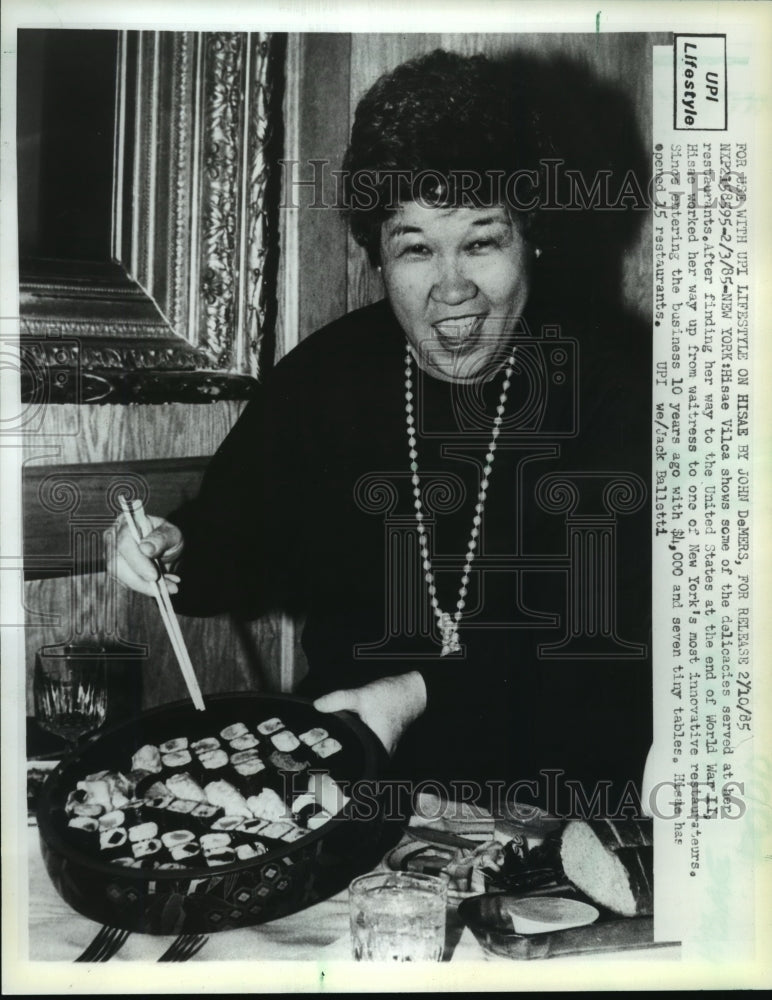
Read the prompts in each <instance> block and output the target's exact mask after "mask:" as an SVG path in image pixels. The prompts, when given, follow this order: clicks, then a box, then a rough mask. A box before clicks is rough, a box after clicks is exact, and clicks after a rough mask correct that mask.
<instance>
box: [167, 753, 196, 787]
mask: <svg viewBox="0 0 772 1000" xmlns="http://www.w3.org/2000/svg"><path fill="white" fill-rule="evenodd" d="M192 760H193V758H192V757H191V756H190V750H173V751H172V752H171V753H165V754H164V755H163V757H161V763H162V764H163V766H164V768H165V769H166V770H167V771H172V772H173V773H174V774H181V773H182V772H184V771H185V770H186V769H187V768H189V767H190V764H191V761H192ZM167 781H168V779H167Z"/></svg>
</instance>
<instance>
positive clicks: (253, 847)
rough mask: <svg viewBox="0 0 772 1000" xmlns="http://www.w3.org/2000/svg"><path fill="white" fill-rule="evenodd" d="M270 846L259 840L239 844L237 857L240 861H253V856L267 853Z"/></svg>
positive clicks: (256, 856) (257, 856)
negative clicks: (252, 842)
mask: <svg viewBox="0 0 772 1000" xmlns="http://www.w3.org/2000/svg"><path fill="white" fill-rule="evenodd" d="M267 853H268V848H267V847H266V846H265V844H261V843H260V841H259V840H258V841H257V842H256V843H254V844H237V845H236V857H237V858H238V859H239V861H251V860H252V858H259V857H260V855H261V854H267Z"/></svg>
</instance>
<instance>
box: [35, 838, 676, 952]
mask: <svg viewBox="0 0 772 1000" xmlns="http://www.w3.org/2000/svg"><path fill="white" fill-rule="evenodd" d="M27 860H28V866H29V868H28V874H29V911H30V919H29V958H30V960H31V961H33V962H34V961H65V962H71V961H72V960H73V959H75V958H76V957H77V956H78V955H79V954H80V953H81V952H82V951H83V949H84V948H85V947H86V945H88V944H89V942H90V941H91V940H92V938H93V937H94V935H95V934H96V933H97V931H98V930H99V927H100V925H99V924H97V923H95V922H94V921H93V920H89V919H88V918H87V917H83V916H81V915H80V914H78V913H76V912H75V911H73V910H72V909H71V908H70V907H69V905H68V904H67V903H65V902H64V901H63V900H62V899H61V897H60V896H59V895H58V893H57V892H56V890H55V889H54V887H53V884H52V883H51V881H50V879H49V877H48V873H47V872H46V870H45V866H44V864H43V859H42V856H41V853H40V842H39V837H38V830H37V827H36V826H33V825H31V826H29V827H28V829H27ZM173 940H174V938H173V937H165V936H157V935H150V934H131V935H130V936H129V938H128V940H127V941H126V943H125V944H124V945H123V947H122V948H121V950H120V951H119V952H118V953H117V955H115V956H114V957H113V959H112V960H111V961H112V962H124V963H125V962H138V961H141V962H148V961H149V962H155V961H157V960H158V958H159V957H160V956H161V955H162V954H163V952H164V951H165V950H166V949H167V948H168V946H169V945H170V944H171V942H172V941H173ZM679 953H680V950H679V948H678V947H677V946H667V947H657V948H651V949H649V948H646V949H640V950H637V951H633V952H624V953H622V952H619V953H617V952H615V953H612V954H605V955H604V956H603V961H604V962H605V961H609V960H610V961H614V960H630V961H635V962H645V961H647V960H653V961H657V962H659V961H662V960H672V959H677V958H678V957H679ZM350 957H351V953H350V942H349V928H348V893H347V890H344V891H343V892H341V893H338V895H336V896H333V897H332V898H330V899H328V900H325V901H323V902H321V903H317V904H316V905H315V906H312V907H309V908H308V909H306V910H302V911H300V912H299V913H294V914H291V915H290V916H287V917H282V918H280V919H278V920H274V921H270V922H269V923H266V924H260V925H258V926H256V927H246V928H241V929H236V930H229V931H224V932H222V933H218V934H212V935H211V936H210V938H209V941H208V942H207V943H206V945H205V946H204V947H203V948H202V949H201V951H199V952H198V954H196V955H195V956H194V957H193V958H192V959H191V960H190V961H191V962H212V961H246V960H248V961H265V960H270V961H289V962H315V963H319V962H336V961H341V960H342V961H347V960H349V959H350ZM444 960H445V961H449V962H454V963H461V962H479V961H485V962H502V963H504V964H506V965H510V966H511V965H513V964H516V965H518V966H520V967H522V966H523V965H528V966H533V965H535V964H541V965H544V964H549V965H550V966H552V965H554V964H556V963H565V962H572V961H573V962H577V961H579V962H583V963H584V962H587V961H594V962H596V963H597V962H598V961H599V958H598V956H597V955H586V956H580V957H578V958H577V957H558V958H553V959H551V960H550V961H549V963H534V962H522V963H512V962H511V961H510V960H508V959H503V958H497V957H492V956H487V955H486V954H485V953H484V952H483V950H482V948H481V947H480V945H479V944H478V943H477V940H476V939H475V937H474V935H473V934H472V933H471V931H470V930H469V929H468V928H466V927H464V926H463V925H462V924H461V922H460V921H459V919H458V916H457V914H456V913H455V908H454V906H452V905H451V907H449V911H448V928H447V940H446V951H445V959H444Z"/></svg>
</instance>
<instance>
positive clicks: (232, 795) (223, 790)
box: [204, 781, 253, 819]
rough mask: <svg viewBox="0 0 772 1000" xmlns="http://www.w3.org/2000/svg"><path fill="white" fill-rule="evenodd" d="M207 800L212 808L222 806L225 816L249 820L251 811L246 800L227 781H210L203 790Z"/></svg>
mask: <svg viewBox="0 0 772 1000" xmlns="http://www.w3.org/2000/svg"><path fill="white" fill-rule="evenodd" d="M204 791H205V792H206V797H207V799H208V800H209V801H210V802H211V803H212V805H213V806H222V808H223V809H224V811H225V815H226V816H244V817H245V818H247V819H250V818H251V817H252V815H253V813H252V810H251V809H250V808H249V806H248V805H247V800H246V799H245V798H244V796H243V795H242V794H241V792H239V791H238V789H236V788H234V787H233V785H231V784H230V782H228V781H210V782H209V784H208V785H206V787H205V788H204Z"/></svg>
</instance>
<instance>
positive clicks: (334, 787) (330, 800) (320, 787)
mask: <svg viewBox="0 0 772 1000" xmlns="http://www.w3.org/2000/svg"><path fill="white" fill-rule="evenodd" d="M308 791H309V792H310V793H311V794H312V795H313V796H314V798H315V799H316V802H317V805H320V806H321V807H322V809H325V810H326V811H327V812H328V813H329V814H330V815H331V816H336V815H337V814H338V813H339V812H340V811H341V809H343V808H344V806H345V805H346V803H347V802H348V801H349V800H348V797H347V796H346V795H344V793H343V789H342V788H341V787H340V785H338V783H337V782H336V781H335V780H334V779H333V778H331V777H330V775H329V774H327V772H326V771H314V772H313V773H312V774H311V776H310V778H309V779H308Z"/></svg>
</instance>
